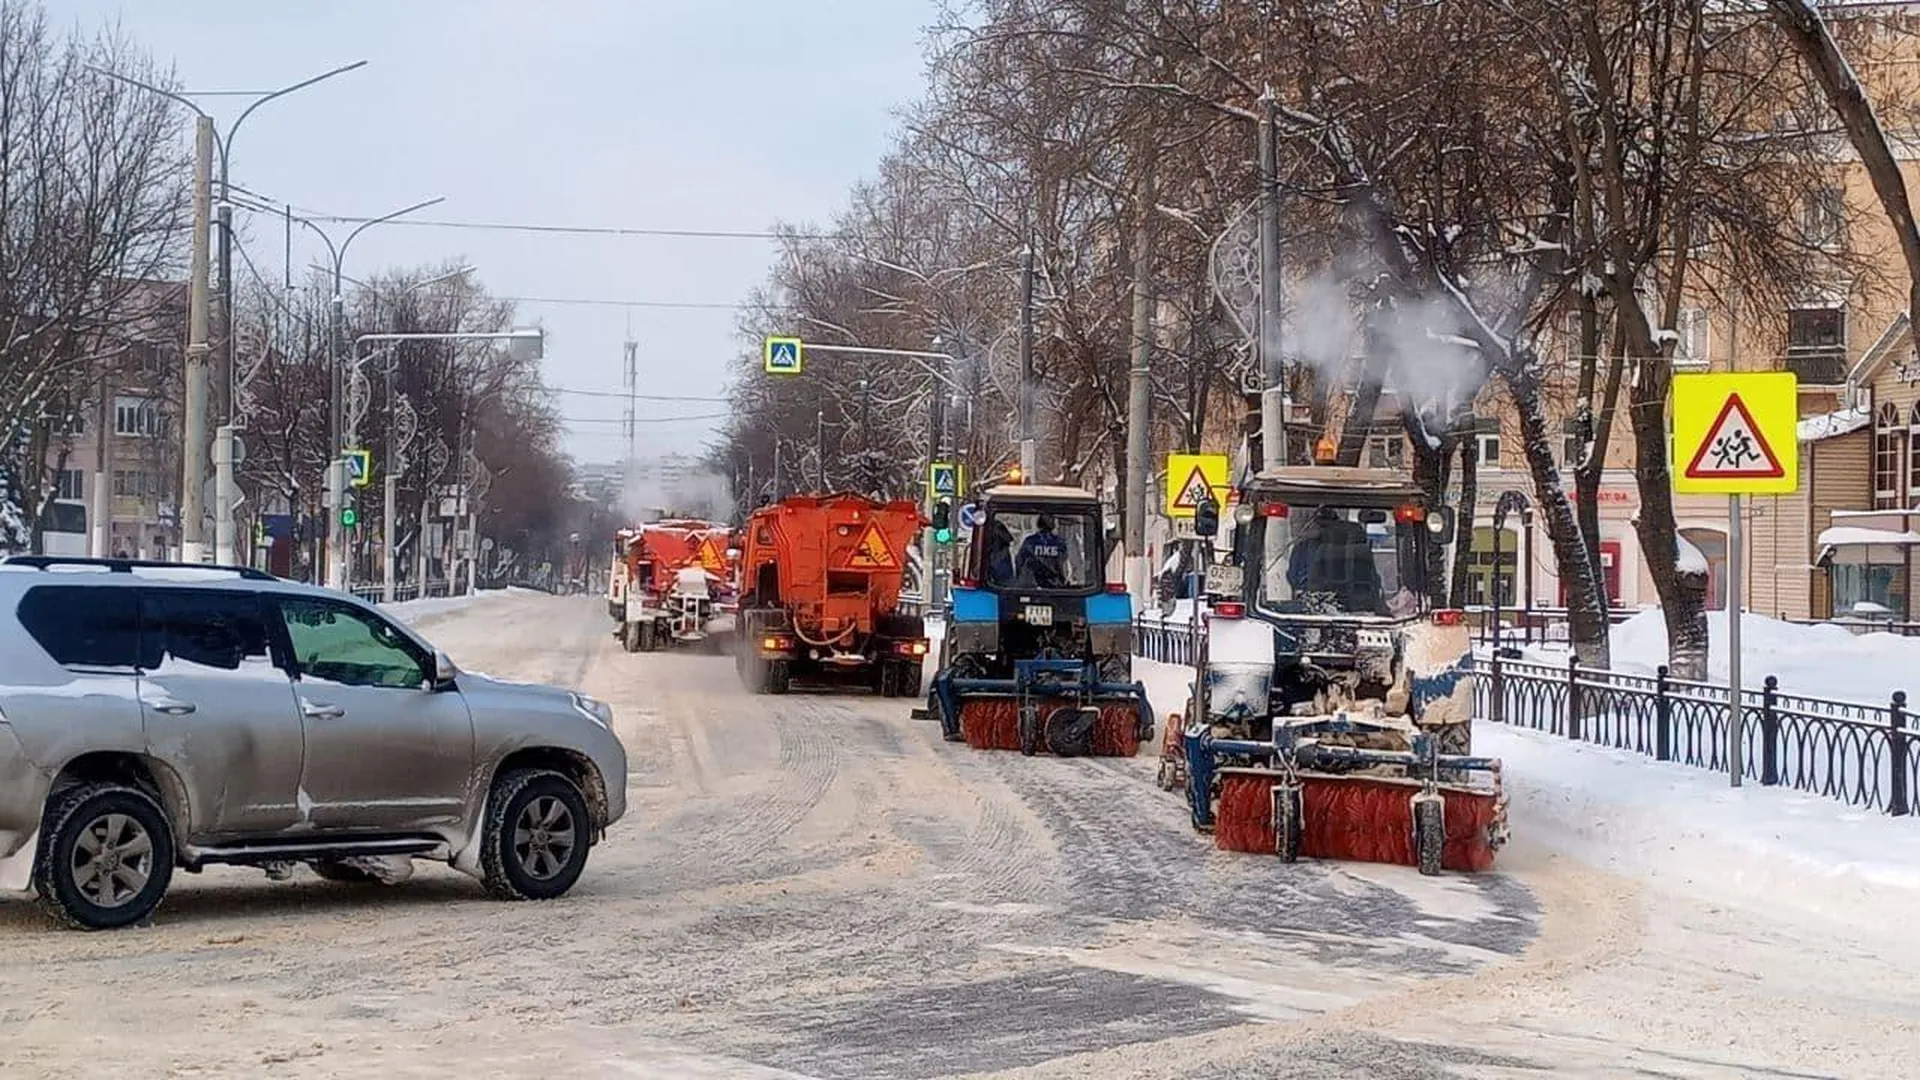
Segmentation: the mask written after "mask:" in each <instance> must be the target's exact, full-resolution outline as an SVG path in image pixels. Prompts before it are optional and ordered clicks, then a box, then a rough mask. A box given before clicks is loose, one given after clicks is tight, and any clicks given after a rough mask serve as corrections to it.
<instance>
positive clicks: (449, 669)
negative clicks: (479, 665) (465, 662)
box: [433, 649, 460, 690]
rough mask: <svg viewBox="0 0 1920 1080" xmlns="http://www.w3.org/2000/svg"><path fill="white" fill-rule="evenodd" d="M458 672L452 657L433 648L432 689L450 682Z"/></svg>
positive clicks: (439, 687)
mask: <svg viewBox="0 0 1920 1080" xmlns="http://www.w3.org/2000/svg"><path fill="white" fill-rule="evenodd" d="M459 674H460V669H459V668H457V667H454V666H453V660H452V658H451V657H449V656H448V655H447V654H446V653H443V652H441V651H440V650H438V649H435V650H434V652H433V686H434V689H436V690H438V689H441V688H443V687H445V686H447V685H449V684H451V683H452V682H453V680H454V679H455V678H457V677H458V676H459Z"/></svg>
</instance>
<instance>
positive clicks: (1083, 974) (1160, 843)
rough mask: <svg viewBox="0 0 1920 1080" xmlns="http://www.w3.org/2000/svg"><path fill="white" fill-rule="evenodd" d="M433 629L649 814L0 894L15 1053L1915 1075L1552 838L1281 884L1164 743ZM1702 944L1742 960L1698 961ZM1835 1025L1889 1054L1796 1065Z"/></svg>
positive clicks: (1030, 1070) (468, 629)
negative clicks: (391, 851) (994, 723)
mask: <svg viewBox="0 0 1920 1080" xmlns="http://www.w3.org/2000/svg"><path fill="white" fill-rule="evenodd" d="M421 626H422V629H423V630H424V631H425V632H426V633H427V635H428V636H429V637H431V638H433V639H434V640H435V641H436V642H437V643H439V644H440V645H441V646H442V647H443V648H445V649H446V650H447V651H448V652H449V653H450V654H451V655H452V656H453V657H454V659H455V660H456V661H457V662H459V663H460V664H461V665H462V666H464V667H467V668H469V669H472V670H479V671H484V672H486V673H489V674H495V675H500V676H505V677H510V678H516V679H534V680H541V681H553V682H559V683H564V684H568V685H572V686H577V687H580V688H581V689H584V690H585V691H587V692H589V693H592V694H594V695H596V696H599V697H602V698H604V699H606V700H608V701H610V702H612V703H613V705H614V707H615V709H616V710H617V725H618V730H619V732H620V735H621V737H622V739H623V740H624V741H625V743H626V745H627V747H628V752H629V755H630V759H631V777H630V787H629V806H630V811H629V816H628V817H627V819H626V820H624V821H623V822H621V823H620V824H619V825H617V826H616V827H615V829H614V831H613V833H612V834H611V836H610V837H609V839H608V841H607V842H606V843H605V844H604V845H602V846H601V847H599V848H597V849H596V850H595V852H594V854H593V857H592V860H591V861H590V863H589V865H588V868H587V872H586V875H585V877H584V878H583V879H582V881H581V884H580V886H579V887H578V888H577V889H576V890H575V891H574V892H573V893H572V894H571V895H570V896H569V897H567V898H566V899H564V900H561V901H558V902H553V903H547V904H504V903H496V902H491V901H488V900H486V899H485V898H484V897H483V896H482V894H481V892H480V889H479V886H478V884H477V883H475V882H474V881H472V880H470V879H468V878H466V877H464V876H462V875H460V874H457V873H455V872H453V871H451V870H448V869H446V868H444V867H438V866H426V865H422V866H421V868H420V870H419V872H418V873H417V874H416V875H415V877H414V878H413V880H411V881H409V882H407V883H404V884H401V885H398V886H357V885H339V884H332V883H327V882H323V881H320V880H319V879H317V878H315V877H313V876H312V875H311V874H309V873H307V872H306V871H304V870H302V871H301V873H300V875H299V876H298V877H297V878H296V879H295V880H294V881H292V882H287V883H278V884H276V883H271V882H269V881H267V880H266V878H265V876H264V875H262V874H261V873H259V872H257V871H245V870H220V871H209V872H208V873H206V874H204V875H180V876H178V877H176V879H175V892H174V893H173V894H172V895H171V896H170V897H169V898H168V900H167V902H166V904H165V905H164V906H163V907H162V909H161V910H160V913H159V915H158V916H157V918H156V920H155V924H154V925H153V926H151V927H147V928H142V929H138V930H133V931H126V932H120V933H112V934H82V933H74V932H63V931H55V930H53V929H51V928H50V927H49V926H48V924H47V923H46V922H45V921H43V920H42V919H41V917H40V916H39V914H38V912H37V911H36V910H35V909H34V908H33V907H32V906H31V905H30V904H27V903H23V902H18V901H12V900H8V901H4V902H0V1075H4V1076H7V1077H14V1076H49V1077H97V1076H109V1075H120V1076H139V1077H258V1076H276V1077H278V1076H286V1077H348V1078H359V1077H415V1076H418V1077H428V1076H432V1077H443V1076H459V1077H468V1078H473V1080H479V1078H481V1077H505V1076H529V1077H534V1076H537V1077H561V1076H566V1077H600V1076H608V1077H660V1078H697V1077H743V1078H748V1080H752V1078H775V1077H786V1078H806V1077H812V1078H822V1080H827V1078H832V1080H843V1078H844V1080H867V1078H872V1080H881V1078H891V1080H914V1078H932V1077H951V1076H975V1075H978V1076H1008V1077H1035V1078H1040V1077H1101V1078H1113V1077H1143V1078H1144V1077H1168V1078H1172V1077H1180V1078H1182V1080H1187V1078H1192V1077H1205V1076H1221V1077H1225V1076H1247V1077H1267V1076H1272V1077H1294V1076H1299V1077H1335V1076H1338V1077H1348V1076H1351V1077H1376V1078H1384V1080H1391V1078H1399V1077H1440V1076H1462V1077H1499V1076H1543V1075H1574V1076H1616V1075H1645V1076H1754V1075H1777V1076H1825V1075H1889V1076H1892V1075H1900V1070H1899V1069H1898V1068H1897V1067H1896V1064H1897V1063H1896V1062H1894V1061H1892V1060H1889V1059H1891V1058H1892V1057H1893V1056H1894V1049H1893V1048H1895V1047H1897V1046H1898V1045H1900V1043H1899V1040H1900V1039H1901V1038H1903V1037H1904V1036H1906V1035H1908V1034H1910V1033H1911V1032H1912V1030H1913V1029H1912V1028H1911V1027H1910V1026H1907V1027H1902V1026H1901V1024H1903V1023H1906V1024H1910V1022H1911V1019H1912V1017H1911V1015H1910V1014H1908V1015H1906V1016H1905V1017H1904V1019H1902V1018H1901V1017H1900V1016H1898V1015H1892V1016H1889V1015H1887V1010H1888V1009H1894V1008H1897V1007H1898V1005H1899V1003H1895V1004H1894V1005H1891V1006H1889V1005H1886V1004H1885V1003H1882V1004H1881V1005H1880V1006H1878V1008H1880V1009H1881V1011H1882V1015H1881V1016H1880V1017H1879V1018H1878V1020H1877V1022H1876V1021H1875V1020H1874V1018H1872V1017H1869V1018H1867V1019H1866V1020H1861V1019H1859V1018H1857V1017H1856V1018H1855V1019H1853V1020H1852V1021H1850V1022H1849V1023H1848V1024H1847V1025H1846V1026H1845V1027H1835V1028H1828V1027H1821V1026H1819V1025H1821V1024H1822V1023H1824V1022H1825V1021H1824V1019H1823V1017H1826V1016H1827V1014H1828V1013H1833V1014H1840V1013H1847V1012H1851V1011H1853V1010H1852V1008H1851V1006H1849V1007H1845V1008H1836V1007H1834V1006H1832V1005H1831V1004H1829V1003H1825V1002H1819V1001H1815V1000H1812V995H1808V1000H1805V1001H1801V1000H1795V999H1794V998H1793V997H1791V996H1790V995H1786V992H1785V991H1784V989H1783V986H1784V983H1782V982H1781V976H1779V975H1778V974H1777V973H1776V972H1775V970H1774V967H1775V966H1777V965H1776V964H1775V961H1773V960H1766V961H1765V963H1766V964H1768V965H1773V966H1769V967H1767V970H1766V971H1764V972H1756V971H1755V970H1749V969H1752V968H1755V967H1756V965H1759V964H1761V963H1762V961H1760V960H1755V959H1754V955H1755V954H1754V953H1753V952H1752V951H1750V950H1748V951H1741V950H1736V949H1735V948H1733V947H1732V945H1731V942H1732V941H1733V934H1734V930H1735V928H1732V927H1729V926H1723V925H1720V924H1717V923H1714V922H1713V919H1714V918H1715V913H1713V912H1710V911H1704V910H1703V911H1700V912H1692V911H1689V912H1687V913H1686V916H1685V917H1686V918H1688V919H1696V920H1698V923H1699V925H1697V926H1686V925H1683V924H1682V923H1679V922H1676V921H1675V918H1674V917H1669V916H1665V915H1663V916H1661V917H1660V918H1659V919H1655V920H1652V921H1651V922H1650V921H1649V917H1648V905H1647V904H1646V903H1645V902H1644V900H1643V899H1642V898H1641V897H1639V896H1638V895H1637V894H1636V892H1635V890H1634V889H1633V888H1632V887H1631V886H1629V885H1627V884H1626V883H1625V882H1622V881H1620V880H1618V879H1614V878H1610V877H1607V876H1605V875H1600V874H1597V873H1593V872H1591V871H1587V870H1584V869H1581V868H1579V867H1576V866H1574V865H1572V864H1570V863H1569V862H1568V861H1567V860H1563V859H1557V858H1554V857H1553V856H1551V855H1550V854H1549V853H1547V852H1545V851H1543V850H1541V849H1540V848H1539V847H1538V845H1537V844H1532V845H1530V844H1529V843H1528V841H1527V840H1526V838H1525V837H1524V836H1523V837H1520V838H1519V839H1518V840H1517V841H1516V844H1515V846H1514V847H1512V848H1510V849H1509V850H1508V851H1507V852H1503V856H1502V858H1503V870H1502V872H1501V873H1497V874H1487V875H1479V876H1460V875H1448V876H1445V877H1441V878H1431V879H1430V878H1421V877H1419V876H1418V875H1417V874H1415V873H1413V872H1412V871H1411V870H1403V869H1399V868H1391V867H1377V866H1364V865H1323V864H1313V863H1303V864H1300V865H1296V866H1283V865H1281V864H1280V863H1278V862H1277V861H1275V860H1271V859H1264V858H1259V857H1254V856H1235V855H1229V854H1225V853H1220V852H1216V851H1214V850H1213V848H1212V846H1211V844H1210V843H1209V842H1208V841H1207V840H1206V839H1205V838H1202V837H1199V836H1196V835H1194V834H1193V833H1192V831H1191V830H1190V829H1189V828H1188V826H1187V823H1186V819H1185V813H1184V807H1183V806H1182V805H1181V804H1180V803H1179V802H1178V801H1177V800H1176V799H1175V798H1174V797H1172V796H1169V795H1166V794H1164V793H1161V792H1159V791H1158V790H1156V789H1155V788H1154V787H1153V785H1152V762H1151V761H1150V760H1149V759H1148V758H1146V757H1144V756H1143V757H1141V758H1139V759H1136V760H1132V761H1122V762H1116V761H1097V760H1071V761H1063V760H1053V759H1046V758H1036V759H1027V758H1023V757H1021V756H1020V755H1018V754H1006V753H980V752H975V751H971V750H968V749H966V748H965V747H960V746H950V745H947V744H945V743H943V742H942V741H941V740H940V738H939V731H938V727H937V725H935V724H933V723H930V722H926V721H914V720H912V719H910V718H909V715H908V713H909V709H910V707H911V703H910V702H902V701H891V700H884V699H879V698H872V697H867V696H862V695H827V694H808V693H795V694H792V695H789V696H784V697H764V696H755V695H752V694H749V693H748V692H746V691H745V690H743V689H742V688H741V687H740V685H739V683H738V681H737V679H736V677H735V674H734V671H733V666H732V664H731V663H730V661H728V660H727V659H725V658H723V657H716V656H703V655H698V654H688V653H655V654H641V655H629V654H626V653H623V652H621V651H620V650H619V649H618V647H617V645H616V643H615V642H614V639H613V637H612V636H611V634H610V632H609V631H610V626H609V624H608V623H607V622H606V619H605V615H604V610H603V607H602V605H601V604H600V603H599V602H598V601H595V600H592V599H583V598H551V597H542V596H511V597H505V598H494V599H489V600H487V601H485V602H483V603H480V604H477V605H476V606H475V607H474V608H472V609H470V610H468V611H464V612H458V613H452V614H442V615H439V616H436V617H432V618H428V619H426V620H424V621H423V622H422V624H421ZM1157 704H1158V707H1159V708H1160V709H1161V711H1162V712H1163V713H1164V711H1165V710H1166V709H1167V708H1169V707H1170V706H1172V705H1173V704H1174V703H1173V702H1161V703H1157ZM1762 929H1770V930H1771V932H1772V933H1774V934H1775V935H1776V937H1777V940H1775V941H1774V942H1773V945H1774V947H1777V948H1796V947H1799V946H1797V945H1796V944H1795V943H1794V942H1792V941H1791V939H1790V934H1788V933H1787V931H1785V930H1783V929H1781V928H1765V927H1763V928H1762ZM1663 935H1664V936H1665V939H1666V940H1662V936H1663ZM1702 936H1704V938H1706V939H1707V940H1709V941H1720V942H1723V943H1724V944H1725V945H1726V947H1725V949H1724V953H1725V955H1712V956H1710V957H1709V959H1708V960H1706V961H1701V962H1695V961H1685V962H1683V961H1680V960H1678V959H1675V958H1674V954H1673V953H1672V952H1669V951H1668V950H1669V949H1672V948H1673V947H1674V946H1675V943H1677V942H1680V941H1682V940H1685V941H1686V942H1688V948H1692V947H1693V944H1692V943H1693V942H1694V941H1695V940H1696V939H1697V938H1700V937H1702ZM1759 947H1760V948H1762V949H1764V948H1765V947H1767V946H1766V944H1765V943H1764V942H1763V943H1762V945H1761V946H1759ZM1762 956H1763V959H1764V954H1762ZM1854 959H1855V960H1857V961H1858V962H1860V963H1865V964H1870V963H1873V962H1875V961H1874V960H1873V958H1872V957H1865V956H1862V957H1855V958H1854ZM1728 984H1731V985H1732V987H1733V988H1732V989H1731V990H1728V989H1727V988H1726V987H1727V985H1728ZM1716 994H1717V995H1721V999H1722V1003H1725V1004H1727V1005H1728V1006H1729V1007H1737V1008H1739V1009H1742V1010H1744V1012H1745V1014H1746V1015H1744V1016H1742V1018H1741V1020H1740V1021H1739V1024H1738V1025H1737V1026H1736V1027H1734V1028H1725V1029H1715V1028H1713V1027H1712V1024H1711V1021H1712V1019H1713V1017H1714V1015H1715V1013H1714V1012H1713V1011H1712V1007H1713V1006H1714V1005H1715V1004H1716V1000H1715V999H1714V998H1713V996H1712V995H1716ZM1703 995H1706V998H1705V1000H1703ZM1783 995H1786V996H1783ZM1756 1003H1757V1004H1756ZM1843 1004H1844V1003H1843ZM1906 1004H1907V1006H1908V1007H1910V1005H1911V996H1909V998H1908V1000H1907V1003H1906ZM1770 1013H1771V1015H1770ZM1835 1023H1839V1021H1835ZM1723 1031H1740V1032H1752V1034H1748V1035H1746V1036H1744V1037H1743V1038H1742V1039H1741V1040H1739V1041H1738V1044H1737V1045H1729V1041H1730V1040H1726V1039H1721V1038H1719V1035H1720V1034H1722V1032H1723ZM1808 1040H1812V1045H1813V1046H1816V1047H1817V1046H1819V1045H1821V1044H1822V1043H1844V1044H1845V1045H1846V1046H1847V1047H1848V1048H1849V1050H1850V1052H1852V1053H1855V1054H1857V1055H1858V1056H1859V1057H1860V1059H1861V1061H1862V1062H1863V1064H1862V1068H1863V1069H1864V1071H1850V1070H1838V1071H1826V1070H1822V1069H1821V1068H1817V1067H1810V1068H1806V1069H1797V1068H1790V1067H1788V1065H1789V1063H1791V1062H1793V1061H1794V1060H1795V1057H1796V1055H1798V1054H1799V1053H1800V1052H1801V1051H1800V1050H1798V1049H1796V1047H1806V1046H1808ZM1882 1041H1884V1043H1885V1045H1886V1046H1887V1048H1888V1049H1887V1051H1886V1053H1885V1055H1883V1056H1882V1058H1881V1060H1882V1061H1883V1062H1884V1064H1885V1065H1886V1067H1887V1068H1888V1069H1891V1070H1892V1071H1883V1072H1876V1071H1875V1068H1874V1066H1873V1064H1872V1062H1873V1060H1874V1052H1875V1050H1876V1047H1877V1046H1878V1045H1879V1044H1880V1043H1881V1042H1882ZM1911 1045H1920V1042H1916V1043H1914V1044H1911ZM1911 1045H1910V1046H1909V1049H1911ZM1808 1060H1816V1059H1814V1058H1812V1057H1809V1058H1808Z"/></svg>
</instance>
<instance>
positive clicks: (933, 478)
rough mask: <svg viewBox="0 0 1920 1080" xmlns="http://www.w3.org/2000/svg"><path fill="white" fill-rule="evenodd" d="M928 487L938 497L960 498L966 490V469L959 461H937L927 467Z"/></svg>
mask: <svg viewBox="0 0 1920 1080" xmlns="http://www.w3.org/2000/svg"><path fill="white" fill-rule="evenodd" d="M927 487H928V489H929V490H931V491H932V492H933V497H934V498H936V499H958V498H959V497H960V494H961V492H963V491H965V490H966V470H965V469H964V468H963V467H962V466H961V465H960V463H959V462H957V461H936V462H934V463H933V464H932V465H930V466H928V468H927Z"/></svg>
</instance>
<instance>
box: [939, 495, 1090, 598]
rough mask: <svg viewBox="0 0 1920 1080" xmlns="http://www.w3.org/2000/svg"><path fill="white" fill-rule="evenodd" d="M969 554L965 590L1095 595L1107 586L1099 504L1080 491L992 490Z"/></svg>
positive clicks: (987, 496) (982, 508)
mask: <svg viewBox="0 0 1920 1080" xmlns="http://www.w3.org/2000/svg"><path fill="white" fill-rule="evenodd" d="M981 511H982V520H981V522H980V523H979V525H977V526H976V527H975V528H974V532H973V543H972V545H971V546H970V547H969V548H968V550H967V572H966V577H965V579H964V582H965V585H966V587H969V588H980V589H986V590H987V591H989V592H993V593H998V594H1007V593H1037V592H1045V593H1058V594H1063V595H1079V596H1091V595H1092V594H1094V593H1097V592H1100V591H1101V590H1102V589H1103V588H1105V586H1106V580H1105V577H1106V532H1105V528H1104V524H1103V522H1104V518H1103V515H1102V512H1101V509H1100V502H1099V500H1098V499H1095V498H1094V497H1093V496H1092V495H1090V494H1089V493H1087V492H1085V491H1081V490H1080V489H1078V488H1066V487H1038V486H1035V487H1012V488H997V489H994V490H992V491H989V492H988V493H987V495H986V497H985V499H984V500H983V501H982V504H981Z"/></svg>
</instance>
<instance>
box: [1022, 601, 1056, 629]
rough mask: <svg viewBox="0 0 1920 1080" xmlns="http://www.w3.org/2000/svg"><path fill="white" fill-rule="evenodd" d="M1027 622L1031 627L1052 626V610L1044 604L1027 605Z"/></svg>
mask: <svg viewBox="0 0 1920 1080" xmlns="http://www.w3.org/2000/svg"><path fill="white" fill-rule="evenodd" d="M1027 622H1028V623H1029V624H1031V625H1033V626H1052V625H1053V608H1051V607H1049V606H1047V605H1046V604H1028V605H1027Z"/></svg>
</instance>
